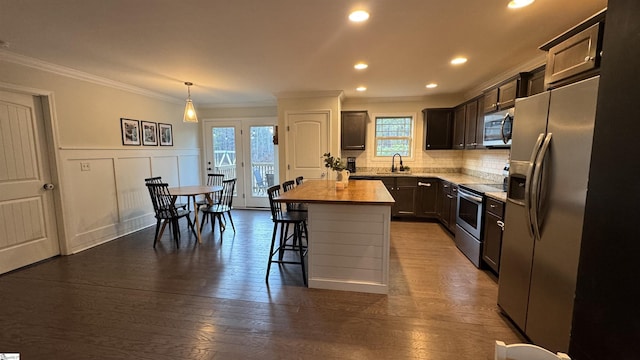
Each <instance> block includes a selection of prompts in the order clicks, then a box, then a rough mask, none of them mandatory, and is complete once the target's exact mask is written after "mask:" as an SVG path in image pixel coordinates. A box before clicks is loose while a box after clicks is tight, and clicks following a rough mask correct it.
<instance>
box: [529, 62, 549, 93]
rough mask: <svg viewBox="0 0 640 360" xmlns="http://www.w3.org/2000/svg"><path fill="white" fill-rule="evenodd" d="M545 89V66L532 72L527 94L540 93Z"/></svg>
mask: <svg viewBox="0 0 640 360" xmlns="http://www.w3.org/2000/svg"><path fill="white" fill-rule="evenodd" d="M544 90H545V89H544V67H542V68H541V69H538V70H535V71H534V72H533V73H531V77H530V78H529V84H528V85H527V96H531V95H535V94H540V93H541V92H543V91H544Z"/></svg>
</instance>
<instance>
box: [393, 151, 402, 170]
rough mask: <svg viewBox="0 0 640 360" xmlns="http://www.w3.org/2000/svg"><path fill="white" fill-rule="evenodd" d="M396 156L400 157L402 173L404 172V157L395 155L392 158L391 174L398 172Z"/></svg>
mask: <svg viewBox="0 0 640 360" xmlns="http://www.w3.org/2000/svg"><path fill="white" fill-rule="evenodd" d="M396 155H397V156H399V157H400V171H404V166H403V165H402V155H400V154H398V153H395V154H393V157H392V158H391V172H396V166H395V160H396Z"/></svg>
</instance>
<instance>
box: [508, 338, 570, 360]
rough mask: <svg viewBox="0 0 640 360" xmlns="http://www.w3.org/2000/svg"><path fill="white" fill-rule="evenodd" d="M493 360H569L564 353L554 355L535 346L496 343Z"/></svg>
mask: <svg viewBox="0 0 640 360" xmlns="http://www.w3.org/2000/svg"><path fill="white" fill-rule="evenodd" d="M495 360H571V358H570V357H569V356H568V355H567V354H565V353H561V352H559V353H557V354H554V353H552V352H551V351H549V350H547V349H544V348H542V347H540V346H537V345H531V344H511V345H506V344H505V343H504V342H502V341H496V352H495Z"/></svg>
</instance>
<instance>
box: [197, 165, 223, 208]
mask: <svg viewBox="0 0 640 360" xmlns="http://www.w3.org/2000/svg"><path fill="white" fill-rule="evenodd" d="M223 180H224V174H207V186H222V181H223ZM211 199H212V200H213V203H214V204H218V203H220V194H219V193H218V194H213V196H211ZM209 205H210V204H209V203H208V202H207V199H206V197H205V198H203V199H200V200H197V201H196V205H195V206H196V207H195V208H196V209H200V208H201V207H203V206H209Z"/></svg>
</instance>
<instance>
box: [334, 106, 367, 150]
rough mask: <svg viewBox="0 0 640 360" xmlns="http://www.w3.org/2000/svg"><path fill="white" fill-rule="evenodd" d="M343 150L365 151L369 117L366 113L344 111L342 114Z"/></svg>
mask: <svg viewBox="0 0 640 360" xmlns="http://www.w3.org/2000/svg"><path fill="white" fill-rule="evenodd" d="M341 117H342V119H341V120H342V121H341V122H342V126H341V130H342V133H341V144H342V150H364V149H365V141H366V134H367V121H368V120H369V115H368V114H367V112H366V111H343V112H342V114H341Z"/></svg>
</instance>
